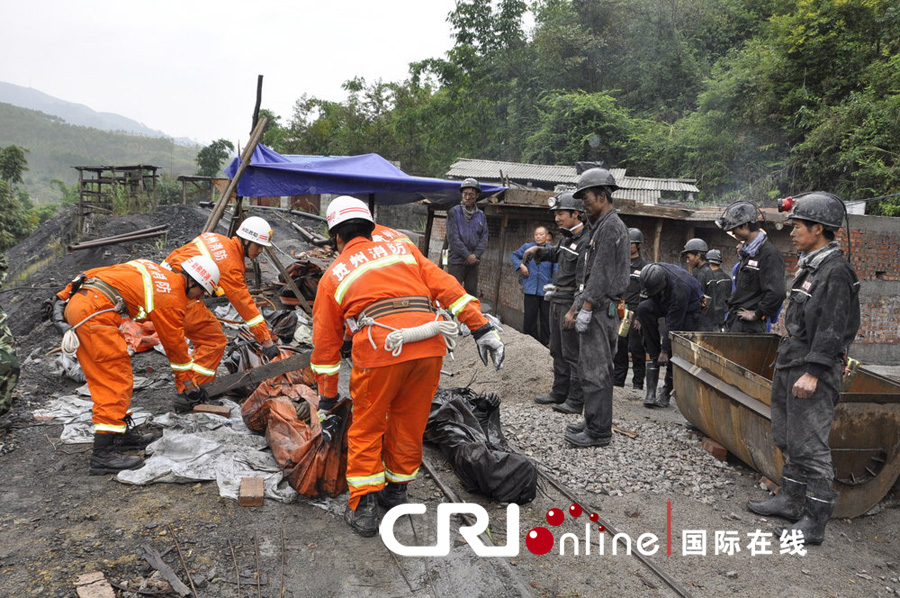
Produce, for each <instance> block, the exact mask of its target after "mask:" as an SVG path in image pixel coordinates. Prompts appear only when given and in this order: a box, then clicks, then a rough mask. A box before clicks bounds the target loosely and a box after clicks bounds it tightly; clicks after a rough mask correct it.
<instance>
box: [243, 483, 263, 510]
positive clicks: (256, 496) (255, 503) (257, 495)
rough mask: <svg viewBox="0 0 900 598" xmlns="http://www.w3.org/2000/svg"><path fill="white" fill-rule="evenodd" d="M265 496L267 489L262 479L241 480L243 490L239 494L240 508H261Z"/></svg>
mask: <svg viewBox="0 0 900 598" xmlns="http://www.w3.org/2000/svg"><path fill="white" fill-rule="evenodd" d="M265 494H266V487H265V484H264V483H263V479H262V478H241V490H240V492H239V493H238V504H239V505H240V506H242V507H261V506H263V499H264V498H265Z"/></svg>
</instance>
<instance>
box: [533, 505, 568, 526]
mask: <svg viewBox="0 0 900 598" xmlns="http://www.w3.org/2000/svg"><path fill="white" fill-rule="evenodd" d="M565 519H566V514H565V513H563V512H562V511H561V510H560V509H550V510H549V511H547V523H549V524H550V525H554V526H555V525H561V524H562V522H563V521H565ZM536 529H544V528H536Z"/></svg>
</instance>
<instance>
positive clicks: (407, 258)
mask: <svg viewBox="0 0 900 598" xmlns="http://www.w3.org/2000/svg"><path fill="white" fill-rule="evenodd" d="M399 263H404V264H416V263H417V262H416V258H415V257H414V256H412V255H389V256H386V257H380V258H378V259H377V260H374V261H371V262H368V263H366V264H363V265H362V266H360V267H359V268H357V269H356V270H354V271H353V272H351V273H350V274H348V275H347V277H346V278H344V281H343V282H342V283H341V284H339V285H338V287H337V289H336V290H335V291H334V300H335V301H337V302H338V305H340V304H341V303H342V302H343V301H344V295H345V294H346V293H347V289H349V288H350V285H351V284H353V282H354V281H355V280H356V279H357V278H359V277H360V276H362V275H363V274H365V273H366V272H368V271H369V270H377V269H378V268H387V267H388V266H393V265H394V264H399Z"/></svg>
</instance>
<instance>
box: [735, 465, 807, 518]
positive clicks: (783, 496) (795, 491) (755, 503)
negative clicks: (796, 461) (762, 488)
mask: <svg viewBox="0 0 900 598" xmlns="http://www.w3.org/2000/svg"><path fill="white" fill-rule="evenodd" d="M805 502H806V482H805V481H802V480H798V479H794V478H790V477H788V474H782V476H781V489H780V490H779V491H778V494H776V495H775V496H773V497H771V498H769V499H767V500H751V501H749V502H747V508H748V509H750V510H751V511H752V512H754V513H756V514H757V515H762V516H763V517H781V518H783V519H787V520H788V521H797V520H798V519H800V518H801V517H802V516H803V507H804V504H805Z"/></svg>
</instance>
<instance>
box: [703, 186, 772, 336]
mask: <svg viewBox="0 0 900 598" xmlns="http://www.w3.org/2000/svg"><path fill="white" fill-rule="evenodd" d="M758 214H759V210H758V208H757V207H756V206H755V205H753V204H752V203H750V202H749V201H739V202H736V203H733V204H731V205H730V206H728V208H726V209H725V212H724V213H723V214H722V216H721V217H720V218H717V219H716V225H717V226H718V227H719V228H721V229H722V230H724V231H725V232H727V233H728V234H730V235H731V236H733V237H734V238H735V239H737V240H738V241H740V242H741V246H740V249H739V254H740V257H741V262H740V266H739V268H738V271H737V275H736V276H735V281H734V285H735V288H734V292H733V293H732V294H731V299H729V300H728V315H727V316H726V317H727V322H726V324H725V329H726V330H727V331H728V332H766V329H767V324H768V323H772V322H773V320H774V319H775V317H776V316H777V315H778V312H779V310H781V303H782V302H783V301H784V257H783V256H782V255H781V252H780V251H779V250H778V248H777V247H775V244H774V243H773V242H772V241H770V240H769V238H768V236H767V235H766V231H765V230H763V229H762V228H760V226H759V221H758Z"/></svg>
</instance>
